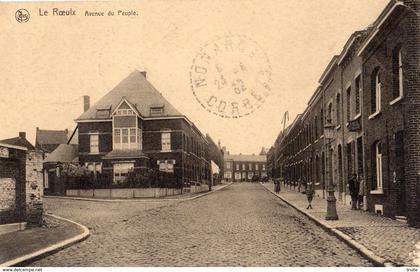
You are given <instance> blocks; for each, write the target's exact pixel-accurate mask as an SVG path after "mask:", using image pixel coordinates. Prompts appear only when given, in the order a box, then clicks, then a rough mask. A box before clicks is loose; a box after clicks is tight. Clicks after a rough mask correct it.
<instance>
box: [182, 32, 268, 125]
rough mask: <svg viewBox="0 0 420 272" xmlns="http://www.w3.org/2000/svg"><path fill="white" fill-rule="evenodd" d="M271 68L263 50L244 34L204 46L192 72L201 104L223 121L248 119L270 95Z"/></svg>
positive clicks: (195, 94) (192, 85) (223, 37)
mask: <svg viewBox="0 0 420 272" xmlns="http://www.w3.org/2000/svg"><path fill="white" fill-rule="evenodd" d="M271 71H272V70H271V66H270V62H269V60H268V57H267V55H266V53H265V51H264V50H263V49H262V47H261V46H260V45H259V44H258V43H257V42H255V41H254V40H252V39H250V38H248V37H246V36H244V35H226V36H222V37H216V38H215V39H213V40H212V41H210V42H207V43H206V44H204V46H203V47H201V49H200V50H199V52H198V53H197V55H196V57H195V58H194V60H193V63H192V65H191V69H190V84H191V89H192V92H193V94H194V96H195V98H196V99H197V101H198V102H199V103H200V105H201V106H202V107H203V108H204V109H206V110H207V111H208V112H211V113H213V114H215V115H217V116H220V117H223V118H239V117H244V116H247V115H249V114H251V113H253V112H254V111H255V110H257V109H258V108H260V107H261V106H262V105H263V104H264V102H265V101H266V99H267V98H268V96H269V95H270V92H271V89H270V82H271Z"/></svg>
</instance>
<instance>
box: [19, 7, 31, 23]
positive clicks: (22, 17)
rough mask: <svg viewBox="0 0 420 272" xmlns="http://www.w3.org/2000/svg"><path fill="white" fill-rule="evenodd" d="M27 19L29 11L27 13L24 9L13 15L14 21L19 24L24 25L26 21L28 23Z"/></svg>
mask: <svg viewBox="0 0 420 272" xmlns="http://www.w3.org/2000/svg"><path fill="white" fill-rule="evenodd" d="M29 17H31V16H30V15H29V11H27V10H26V9H18V10H17V11H16V13H15V18H16V21H18V22H19V23H26V22H27V21H29Z"/></svg>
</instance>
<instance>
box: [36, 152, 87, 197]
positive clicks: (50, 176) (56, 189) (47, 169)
mask: <svg viewBox="0 0 420 272" xmlns="http://www.w3.org/2000/svg"><path fill="white" fill-rule="evenodd" d="M65 164H75V165H78V164H79V159H78V145H77V144H60V145H59V146H58V147H57V148H56V149H55V150H54V151H53V152H52V153H51V154H49V155H48V157H47V158H45V160H44V161H43V171H44V193H45V194H46V195H64V194H65V186H64V184H63V181H62V180H60V176H61V168H62V166H63V165H65ZM92 170H93V169H92Z"/></svg>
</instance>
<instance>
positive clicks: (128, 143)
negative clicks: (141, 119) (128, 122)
mask: <svg viewBox="0 0 420 272" xmlns="http://www.w3.org/2000/svg"><path fill="white" fill-rule="evenodd" d="M141 141H142V138H141V129H138V128H114V149H135V148H140V149H141Z"/></svg>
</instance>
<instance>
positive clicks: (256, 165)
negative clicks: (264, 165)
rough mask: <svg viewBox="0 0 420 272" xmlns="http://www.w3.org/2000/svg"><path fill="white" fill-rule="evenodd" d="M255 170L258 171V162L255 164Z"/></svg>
mask: <svg viewBox="0 0 420 272" xmlns="http://www.w3.org/2000/svg"><path fill="white" fill-rule="evenodd" d="M255 170H257V171H258V164H257V163H256V164H255Z"/></svg>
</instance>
